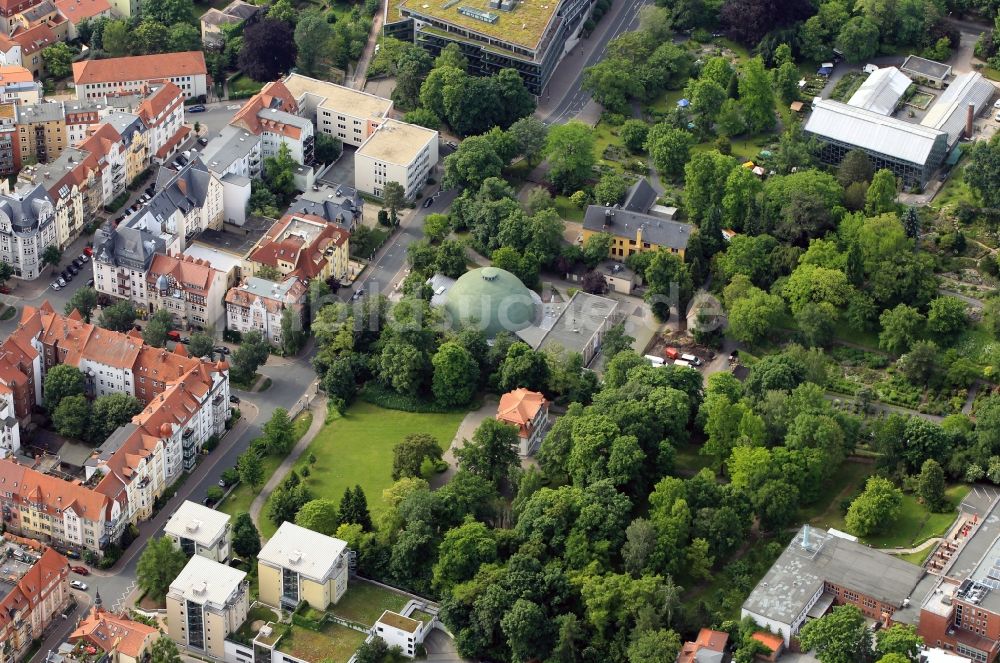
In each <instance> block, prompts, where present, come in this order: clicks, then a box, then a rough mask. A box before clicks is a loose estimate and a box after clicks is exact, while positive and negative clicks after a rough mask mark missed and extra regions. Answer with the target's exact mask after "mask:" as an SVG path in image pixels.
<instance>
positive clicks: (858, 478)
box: [740, 352, 875, 529]
mask: <svg viewBox="0 0 1000 663" xmlns="http://www.w3.org/2000/svg"><path fill="white" fill-rule="evenodd" d="M740 359H741V361H742V360H743V353H742V352H741V353H740ZM874 471H875V466H874V465H871V464H868V463H858V462H854V461H850V460H849V461H846V462H844V463H843V464H842V465H841V466H840V467H839V468H838V469H837V471H836V472H834V474H833V476H832V477H831V478H830V480H829V481H827V485H826V486H825V487H824V490H823V491H822V495H823V496H824V497H826V498H827V499H826V501H824V499H823V498H822V497H821V498H820V500H819V501H817V502H816V504H811V505H809V506H804V507H802V508H801V509H799V520H802V521H804V522H808V523H812V524H814V525H821V526H823V527H836V528H837V529H843V528H844V522H843V520H844V518H843V516H841V515H840V502H841V500H843V499H846V498H848V497H851V496H853V495H854V494H855V493H857V492H860V491H861V489H862V488H864V485H865V481H867V479H868V477H869V476H871V475H872V473H873V472H874Z"/></svg>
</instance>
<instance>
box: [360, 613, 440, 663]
mask: <svg viewBox="0 0 1000 663" xmlns="http://www.w3.org/2000/svg"><path fill="white" fill-rule="evenodd" d="M431 628H432V624H431V623H428V622H423V621H418V620H416V619H413V618H412V617H404V616H403V615H401V614H399V613H396V612H392V611H390V610H386V611H385V612H383V613H382V616H381V617H379V618H378V621H376V622H375V625H374V626H373V627H372V631H371V633H372V635H373V636H378V637H380V638H382V639H383V640H385V642H386V644H387V645H389V647H390V648H391V647H399V648H400V649H401V650H402V652H403V655H404V656H406V657H407V658H416V655H417V652H416V647H417V645H419V644H422V643H423V641H424V638H425V637H426V635H427V633H428V631H430V629H431Z"/></svg>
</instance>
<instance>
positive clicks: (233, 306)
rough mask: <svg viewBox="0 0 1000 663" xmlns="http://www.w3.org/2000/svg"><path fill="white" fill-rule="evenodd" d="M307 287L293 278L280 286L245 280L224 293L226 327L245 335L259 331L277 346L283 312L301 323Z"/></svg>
mask: <svg viewBox="0 0 1000 663" xmlns="http://www.w3.org/2000/svg"><path fill="white" fill-rule="evenodd" d="M306 292H307V288H306V286H305V284H304V283H303V282H302V281H300V280H299V279H298V278H296V277H294V276H290V277H288V278H286V279H285V280H284V281H281V282H280V283H276V282H274V281H268V280H266V279H259V278H257V277H255V276H251V277H249V278H247V279H246V280H245V281H244V282H243V283H241V284H240V285H239V286H237V287H235V288H230V289H229V292H227V293H226V328H227V329H232V330H235V331H238V332H240V333H241V334H245V333H247V332H249V331H259V332H260V333H261V334H262V335H263V336H264V338H266V339H267V340H268V341H270V342H271V344H273V345H278V346H280V345H281V339H282V336H281V319H282V317H283V316H284V314H285V311H291V312H292V315H293V316H295V317H296V318H298V319H300V320H301V317H302V307H303V304H304V302H305V298H306Z"/></svg>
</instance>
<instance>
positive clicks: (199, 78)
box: [73, 0, 208, 100]
mask: <svg viewBox="0 0 1000 663" xmlns="http://www.w3.org/2000/svg"><path fill="white" fill-rule="evenodd" d="M116 1H118V0H116ZM120 1H125V0H120ZM129 15H130V14H129ZM73 81H74V82H75V83H76V97H77V99H80V100H83V99H95V98H100V97H103V96H105V95H107V94H111V93H114V92H140V91H142V90H144V89H145V88H146V87H147V86H149V85H151V84H153V83H165V82H170V83H173V84H174V85H176V86H177V87H178V88H180V90H181V92H182V93H183V94H184V98H185V99H192V98H194V97H200V96H203V95H206V94H208V70H207V68H206V67H205V54H204V53H202V52H201V51H185V52H182V53H163V54H161V55H139V56H133V57H126V58H109V59H106V60H83V61H80V62H74V63H73Z"/></svg>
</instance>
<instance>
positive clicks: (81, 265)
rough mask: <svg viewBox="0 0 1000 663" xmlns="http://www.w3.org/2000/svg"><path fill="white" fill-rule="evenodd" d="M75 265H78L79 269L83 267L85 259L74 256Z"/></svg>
mask: <svg viewBox="0 0 1000 663" xmlns="http://www.w3.org/2000/svg"><path fill="white" fill-rule="evenodd" d="M73 266H74V267H76V268H77V269H80V268H81V267H83V261H82V260H80V259H79V258H73Z"/></svg>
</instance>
